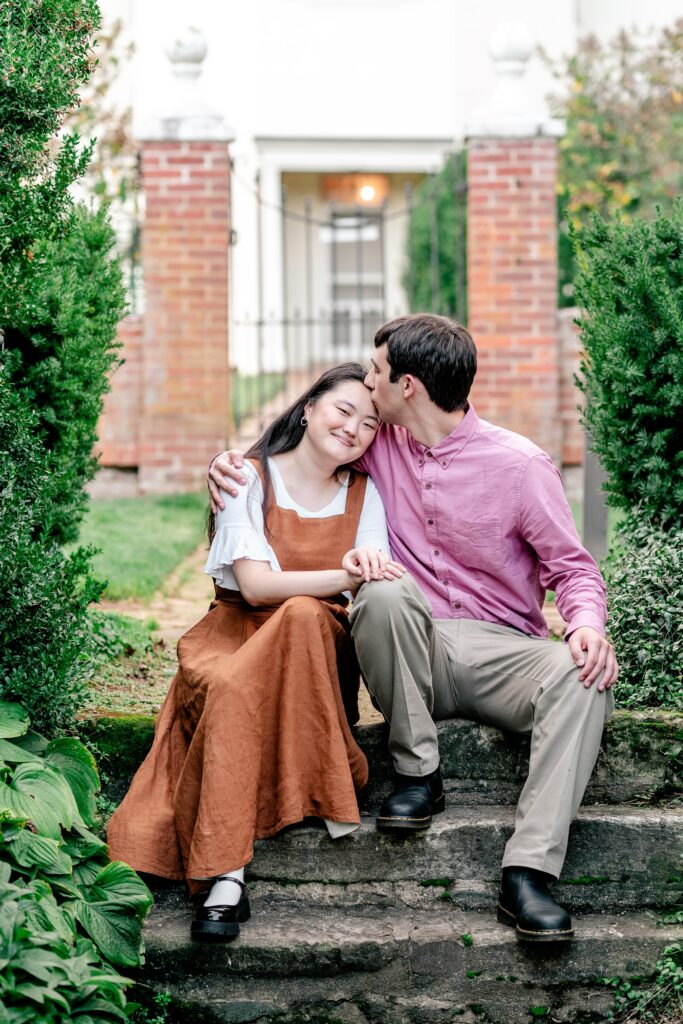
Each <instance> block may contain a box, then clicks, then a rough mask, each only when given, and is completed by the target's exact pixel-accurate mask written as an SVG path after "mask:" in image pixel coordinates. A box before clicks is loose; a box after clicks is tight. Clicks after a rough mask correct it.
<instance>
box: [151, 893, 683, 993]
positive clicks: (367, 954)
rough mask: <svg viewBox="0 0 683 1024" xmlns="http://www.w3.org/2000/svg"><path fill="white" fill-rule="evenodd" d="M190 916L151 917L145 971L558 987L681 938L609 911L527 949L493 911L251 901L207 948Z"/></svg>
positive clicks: (638, 959)
mask: <svg viewBox="0 0 683 1024" xmlns="http://www.w3.org/2000/svg"><path fill="white" fill-rule="evenodd" d="M191 918H192V907H191V906H190V904H189V902H188V901H186V900H184V899H180V900H178V901H177V903H176V904H175V905H168V904H166V905H162V906H158V907H156V908H155V909H154V910H153V911H152V914H151V915H150V918H149V921H148V923H147V924H146V925H145V929H144V938H145V946H146V963H147V967H148V970H149V971H151V972H152V973H154V972H155V970H156V969H159V967H161V966H162V964H163V962H164V961H166V962H169V963H170V962H175V963H177V962H178V957H179V956H182V957H183V961H184V963H185V964H186V967H187V968H188V969H190V970H191V972H192V976H193V977H194V978H195V979H198V978H200V977H202V976H204V977H206V976H208V975H216V976H221V975H224V974H227V975H231V976H232V977H233V978H234V977H236V976H241V977H258V976H278V975H279V976H282V977H286V976H292V975H303V976H306V975H313V976H315V975H319V976H320V975H338V974H341V973H345V972H363V973H366V974H372V973H375V972H377V971H382V970H384V969H386V968H387V967H388V966H389V965H390V964H391V963H392V962H393V961H395V960H396V959H397V958H398V959H406V960H407V961H408V962H409V963H410V965H411V971H412V972H413V973H417V974H420V973H421V972H422V973H429V972H430V971H431V970H433V969H435V968H437V961H440V962H442V964H443V965H446V964H450V965H451V966H450V968H449V971H450V970H452V971H455V972H456V974H457V975H458V976H459V975H460V974H462V975H463V977H465V978H467V971H468V970H476V971H478V972H481V973H478V974H477V977H478V978H479V979H480V983H481V980H482V978H484V979H486V978H490V979H491V980H495V979H497V978H499V976H500V975H505V974H514V975H515V977H516V978H519V979H520V980H525V979H528V980H529V981H534V982H538V981H539V980H540V979H544V980H546V981H547V980H548V978H551V977H552V976H553V974H554V972H555V970H556V969H558V970H560V971H561V976H562V978H563V980H565V981H569V980H572V979H574V980H580V979H583V980H585V979H587V978H595V977H596V976H599V975H601V974H603V973H610V972H612V973H614V971H615V970H616V969H617V968H621V969H627V970H628V972H629V973H631V974H633V973H636V972H637V970H638V969H639V968H640V969H645V966H646V965H648V964H649V965H650V966H651V964H652V962H653V960H652V954H653V952H654V951H656V950H661V949H662V948H663V947H664V946H665V945H666V944H667V943H669V942H672V941H675V940H676V939H677V938H680V936H681V929H680V928H677V927H676V926H658V923H657V916H656V914H652V913H643V912H641V913H634V914H627V915H620V914H615V913H612V914H599V915H585V916H580V917H575V918H574V927H575V934H576V937H575V940H574V941H573V942H571V943H562V944H558V945H557V946H555V945H552V946H550V945H544V946H540V945H538V946H533V947H532V946H529V945H528V944H523V943H520V942H519V940H518V939H517V938H516V936H515V933H514V930H513V929H512V928H508V927H506V926H504V925H501V924H498V923H497V921H496V920H495V917H494V916H493V915H492V914H482V913H476V912H470V913H464V912H461V911H457V910H452V909H451V908H449V907H444V909H441V908H439V909H436V908H432V909H430V910H427V911H425V910H415V911H402V912H397V911H395V910H392V911H391V912H390V913H386V912H385V913H381V912H379V913H378V912H368V910H365V909H361V908H358V907H352V908H348V909H345V908H337V909H336V910H335V911H334V913H330V912H329V911H326V910H324V909H320V908H310V907H306V906H303V905H298V906H287V907H283V906H278V905H270V904H269V902H268V901H267V900H265V899H260V900H259V899H256V900H253V901H252V919H251V921H249V922H248V923H247V924H245V925H244V926H243V927H242V931H241V934H240V936H239V938H238V939H236V940H235V941H234V942H231V943H219V944H217V943H210V944H205V943H197V942H193V941H192V940H191V938H190V921H191ZM464 936H469V938H464ZM470 940H471V944H470ZM598 951H599V952H598ZM648 958H649V959H648Z"/></svg>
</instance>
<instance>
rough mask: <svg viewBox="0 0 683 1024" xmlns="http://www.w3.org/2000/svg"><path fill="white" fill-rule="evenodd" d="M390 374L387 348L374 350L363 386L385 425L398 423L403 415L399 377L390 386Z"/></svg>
mask: <svg viewBox="0 0 683 1024" xmlns="http://www.w3.org/2000/svg"><path fill="white" fill-rule="evenodd" d="M390 373H391V367H390V366H389V362H388V360H387V346H386V345H381V346H380V348H376V349H375V351H374V353H373V356H372V359H371V360H370V369H369V370H368V374H367V376H366V378H365V386H366V388H370V390H371V391H372V400H373V402H374V403H375V407H376V409H377V412H378V413H379V415H380V418H381V419H382V420H384V422H385V423H400V422H401V419H402V415H403V388H402V386H401V378H400V377H399V379H398V380H397V381H395V382H394V383H393V384H392V382H391V381H390V380H389V374H390Z"/></svg>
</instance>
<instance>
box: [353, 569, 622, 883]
mask: <svg viewBox="0 0 683 1024" xmlns="http://www.w3.org/2000/svg"><path fill="white" fill-rule="evenodd" d="M351 623H352V628H353V638H354V641H355V644H356V651H357V653H358V659H359V662H360V666H361V670H362V672H363V676H364V678H365V681H366V683H367V686H368V689H369V691H370V694H371V696H372V698H373V702H374V703H375V704H376V705H377V706H378V707H379V709H380V711H381V712H382V714H383V715H384V717H385V718H386V720H387V722H388V723H389V752H390V754H391V756H392V758H393V761H394V766H395V768H396V771H398V772H400V773H401V774H402V775H415V776H423V775H428V774H429V773H430V772H432V771H434V769H435V768H436V767H437V766H438V764H439V749H438V743H437V734H436V726H435V724H434V721H435V720H439V719H442V718H468V719H472V720H473V721H476V722H483V723H485V724H487V725H493V726H496V727H497V728H500V729H508V730H510V731H512V732H519V733H531V756H530V760H529V775H528V777H527V780H526V783H525V785H524V788H523V790H522V794H521V796H520V799H519V803H518V805H517V814H516V819H515V831H514V834H513V836H512V838H511V839H510V841H509V842H508V844H507V846H506V848H505V856H504V857H503V866H506V865H516V866H518V867H532V868H537V869H538V870H540V871H546V872H548V874H551V875H554V876H555V877H556V878H557V877H559V875H560V871H561V869H562V864H563V862H564V857H565V853H566V850H567V837H568V833H569V825H570V823H571V821H572V819H573V818H574V816H575V814H576V812H577V810H578V808H579V805H580V803H581V800H582V798H583V794H584V791H585V789H586V786H587V784H588V780H589V778H590V775H591V772H592V771H593V767H594V765H595V761H596V758H597V756H598V750H599V747H600V737H601V735H602V729H603V725H604V723H605V721H606V720H607V718H609V715H610V714H611V712H612V709H613V707H614V698H613V696H612V692H611V690H608V691H605V692H603V693H600V692H599V691H598V688H597V684H596V683H593V685H592V686H591V687H590V688H589V689H586V687H585V686H584V685H583V683H581V682H580V680H579V670H578V669H577V668H576V667H575V665H574V661H573V659H572V656H571V653H570V651H569V648H568V646H567V644H564V643H558V642H557V641H554V640H546V639H544V638H542V637H530V636H525V635H524V634H523V633H519V632H518V631H517V630H515V629H511V628H509V627H507V626H498V625H495V624H494V623H491V622H480V621H478V620H473V619H433V618H432V614H431V608H430V606H429V603H428V602H427V600H426V598H425V597H424V595H423V594H422V591H421V590H420V589H419V587H418V586H417V584H416V583H415V582H414V580H413V579H412V578H411V577H410V576H405V577H403V579H402V580H400V581H399V580H392V581H384V580H380V581H376V582H372V583H367V584H365V585H364V586H362V587H361V589H360V591H359V593H358V595H357V597H356V599H355V600H354V604H353V609H352V611H351Z"/></svg>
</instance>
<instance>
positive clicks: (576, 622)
mask: <svg viewBox="0 0 683 1024" xmlns="http://www.w3.org/2000/svg"><path fill="white" fill-rule="evenodd" d="M581 626H590V627H591V629H597V631H598V633H599V634H600V636H604V635H605V621H604V619H603V618H602V617H601V616H600V615H597V614H596V613H595V612H579V613H578V614H577V615H575V616H574V617H573V619H571V621H570V622H568V623H567V629H566V631H565V634H564V639H565V641H566V640H568V639H569V637H570V636H571V635H572V633H574V632H575V630H577V629H580V628H581Z"/></svg>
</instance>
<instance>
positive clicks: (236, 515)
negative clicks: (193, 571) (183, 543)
mask: <svg viewBox="0 0 683 1024" xmlns="http://www.w3.org/2000/svg"><path fill="white" fill-rule="evenodd" d="M268 468H269V470H270V477H271V484H272V487H273V497H274V499H275V503H276V504H277V505H278V506H279V507H280V508H285V509H292V510H293V511H294V512H296V513H297V514H298V515H299V516H301V518H302V519H326V518H327V517H328V516H338V515H342V514H343V512H344V509H345V508H346V495H347V491H348V481H345V482H344V483H342V484H341V485H340V487H339V490H338V491H337V493H336V495H335V496H334V498H333V499H332V500H331V501H330V502H329V504H328V505H326V506H325V508H322V509H319V510H318V511H317V512H310V511H309V510H308V509H305V508H302V507H301V505H297V503H296V502H295V501H294V499H293V498H292V497H291V496H290V495H289V493H288V491H287V488H286V487H285V485H284V481H283V479H282V476H281V475H280V471H279V469H278V468H277V465H276V464H275V462H274V461H273V460H272V459H269V460H268ZM243 472H244V475H245V476H246V478H247V483H246V485H243V486H241V487H238V494H237V497H236V498H232V497H230V495H227V494H225V495H223V497H224V501H225V508H224V509H223V510H222V511H219V512H218V514H217V515H216V533H215V536H214V538H213V542H212V544H211V549H210V551H209V557H208V558H207V561H206V565H205V566H204V572H205V573H207V575H209V576H212V577H213V578H214V580H215V581H216V583H217V584H218V585H219V586H220V587H223V588H224V589H225V590H239V587H238V585H237V581H236V579H235V576H234V574H233V571H232V568H231V566H232V564H233V562H235V561H236V560H237V559H238V558H250V559H252V560H253V561H256V562H268V563H269V564H270V567H271V569H273V570H274V571H275V572H280V565H279V563H278V560H277V556H276V554H275V552H274V551H273V549H272V547H271V546H270V544H269V543H268V541H267V539H266V535H265V529H264V523H263V509H262V507H261V503H262V502H263V486H262V484H261V478H260V476H259V474H258V471H257V470H256V469H255V468H254V466H253V465H252V464H251V463H250V462H245V464H244V470H243ZM355 546H356V547H368V548H374V549H375V550H381V551H385V552H386V553H387V554H389V537H388V534H387V522H386V517H385V514H384V505H383V504H382V499H381V498H380V496H379V492H378V490H377V488H376V487H375V485H374V484H373V482H372V480H370V479H368V482H367V486H366V488H365V498H364V500H363V508H362V510H361V514H360V520H359V522H358V530H357V532H356V540H355ZM329 568H330V569H336V568H338V566H330V567H329Z"/></svg>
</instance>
